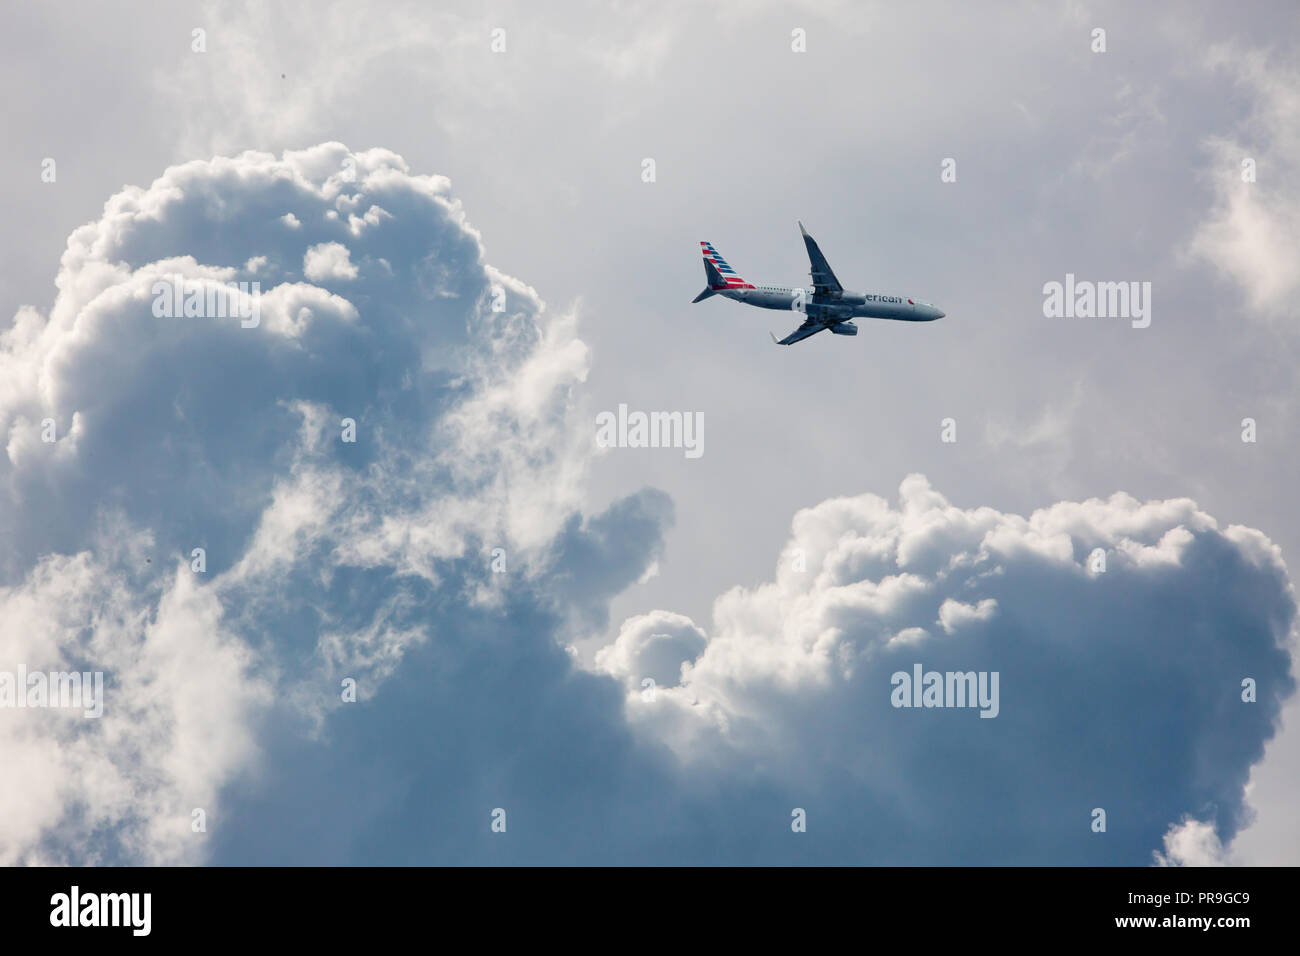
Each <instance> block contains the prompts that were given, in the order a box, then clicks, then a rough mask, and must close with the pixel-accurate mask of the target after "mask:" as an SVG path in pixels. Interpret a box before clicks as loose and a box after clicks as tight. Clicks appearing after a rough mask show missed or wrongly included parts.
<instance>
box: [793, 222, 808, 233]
mask: <svg viewBox="0 0 1300 956" xmlns="http://www.w3.org/2000/svg"><path fill="white" fill-rule="evenodd" d="M795 222H798V223H799V231H800V232H802V233H803V234H804V235H805V236H806V235H808V230H807V229H805V228H804V227H803V223H802V222H800V221H799V220H798V219H796V220H795Z"/></svg>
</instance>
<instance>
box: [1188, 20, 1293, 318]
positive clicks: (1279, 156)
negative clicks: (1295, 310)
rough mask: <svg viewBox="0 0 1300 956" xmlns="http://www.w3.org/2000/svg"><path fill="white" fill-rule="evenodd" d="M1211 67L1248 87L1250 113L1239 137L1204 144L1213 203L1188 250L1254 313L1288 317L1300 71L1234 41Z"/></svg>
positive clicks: (1214, 54)
mask: <svg viewBox="0 0 1300 956" xmlns="http://www.w3.org/2000/svg"><path fill="white" fill-rule="evenodd" d="M1205 62H1206V65H1207V66H1208V67H1209V68H1210V69H1214V70H1218V71H1224V72H1227V73H1228V74H1229V75H1230V76H1231V77H1232V79H1233V80H1234V81H1235V82H1236V84H1237V85H1238V86H1240V87H1244V88H1246V89H1247V90H1248V91H1249V92H1250V93H1251V104H1252V109H1251V112H1250V115H1249V116H1248V117H1247V118H1246V119H1245V120H1244V121H1243V122H1242V123H1241V125H1240V128H1239V130H1237V131H1236V133H1235V134H1234V135H1231V136H1222V135H1216V136H1212V137H1209V138H1208V139H1207V140H1206V141H1205V144H1204V147H1205V150H1206V152H1207V153H1208V155H1209V157H1210V160H1211V162H1212V169H1213V170H1214V172H1213V173H1212V174H1211V175H1210V176H1209V177H1208V178H1209V181H1210V183H1211V184H1212V188H1213V192H1214V204H1213V206H1212V208H1211V209H1210V211H1209V214H1208V215H1207V217H1206V218H1205V220H1204V221H1203V222H1202V223H1201V224H1200V225H1199V226H1198V228H1197V230H1196V233H1195V235H1194V236H1193V238H1192V240H1191V242H1190V244H1189V245H1188V251H1189V253H1190V254H1191V255H1192V256H1193V257H1194V258H1196V259H1199V260H1201V261H1202V262H1205V263H1208V264H1210V265H1211V266H1213V267H1214V268H1215V269H1216V270H1217V271H1218V272H1219V273H1221V274H1222V275H1224V276H1225V277H1227V278H1229V279H1231V280H1232V281H1234V282H1236V283H1237V284H1238V285H1239V286H1240V287H1241V288H1242V291H1243V292H1244V293H1245V295H1246V297H1247V299H1248V300H1249V302H1250V304H1251V305H1252V306H1253V307H1254V308H1256V309H1261V310H1265V311H1268V312H1275V313H1284V312H1285V311H1286V309H1287V307H1289V306H1290V305H1291V303H1292V302H1293V301H1294V299H1295V296H1296V292H1297V290H1298V289H1300V273H1297V270H1296V268H1295V263H1296V261H1297V260H1300V190H1298V189H1297V188H1296V186H1295V183H1296V176H1297V174H1298V173H1300V162H1297V160H1296V157H1297V155H1300V132H1297V131H1298V130H1300V70H1297V69H1296V67H1295V66H1294V64H1288V63H1286V62H1276V61H1271V60H1270V57H1269V56H1268V55H1267V54H1266V53H1264V52H1262V51H1259V50H1249V51H1243V50H1241V49H1239V48H1237V47H1236V46H1234V45H1233V44H1229V43H1220V44H1216V45H1215V46H1214V47H1212V48H1211V49H1210V51H1209V53H1208V56H1207V57H1206V61H1205ZM1247 161H1249V162H1250V163H1251V165H1252V167H1253V172H1254V176H1253V177H1252V178H1251V180H1250V181H1247V180H1246V178H1245V177H1246V173H1245V170H1244V169H1243V163H1244V162H1247Z"/></svg>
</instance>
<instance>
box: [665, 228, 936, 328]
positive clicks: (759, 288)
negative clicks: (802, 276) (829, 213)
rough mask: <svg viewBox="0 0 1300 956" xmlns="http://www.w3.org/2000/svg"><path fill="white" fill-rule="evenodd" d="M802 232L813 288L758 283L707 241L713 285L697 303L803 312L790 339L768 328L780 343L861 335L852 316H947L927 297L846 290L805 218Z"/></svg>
mask: <svg viewBox="0 0 1300 956" xmlns="http://www.w3.org/2000/svg"><path fill="white" fill-rule="evenodd" d="M799 231H800V232H801V233H803V242H804V245H805V246H807V247H808V261H809V262H810V263H811V264H812V273H811V274H812V282H813V284H812V287H811V288H807V287H796V288H787V287H785V286H774V285H753V284H752V283H749V282H746V281H745V280H744V279H742V278H741V277H740V276H739V274H737V272H736V270H734V269H733V268H731V266H729V265H727V260H726V259H724V258H722V256H720V255H718V250H716V249H714V248H713V243H711V242H701V243H700V252H701V253H702V254H703V256H704V274H705V276H707V277H708V280H709V285H708V288H706V289H705V290H704V291H703V292H701V293H700V294H699V295H697V296H696V297H695V298H694V299H692V300H691V302H692V304H693V303H696V302H702V301H703V300H704V299H707V298H709V296H713V295H721V296H724V297H726V298H728V299H732V300H734V301H736V302H743V303H744V304H745V305H756V306H758V307H759V308H760V309H785V310H786V311H791V310H793V311H797V312H801V313H803V314H804V315H805V316H806V318H805V319H804V322H803V325H801V326H799V328H797V329H795V330H794V331H793V332H791V333H790V334H789V335H787V336H786V337H785V338H783V339H779V340H778V339H777V337H776V336H775V335H772V333H771V332H769V333H768V335H772V341H773V342H776V344H777V345H794V343H796V342H802V341H803V340H804V339H806V338H808V336H810V335H816V334H817V333H818V332H820V331H822V330H823V329H830V330H831V332H832V334H834V335H857V334H858V327H857V326H856V325H855V324H854V323H852V322H850V321H849V320H850V319H856V318H863V319H898V320H900V321H903V322H933V321H934V320H935V319H942V318H943V317H944V314H945V313H944V312H943V310H942V309H940V308H939V307H938V306H936V305H934V303H932V302H924V301H922V300H921V299H915V298H909V297H907V296H903V295H880V294H878V293H872V292H848V291H846V290H845V289H844V286H842V285H840V280H839V279H837V278H835V273H834V272H832V271H831V267H830V264H829V263H827V261H826V257H825V256H824V255H822V251H821V249H820V248H818V246H817V242H816V241H815V240H814V239H813V237H812V236H810V235H808V230H807V229H805V228H804V227H803V223H802V222H801V223H799Z"/></svg>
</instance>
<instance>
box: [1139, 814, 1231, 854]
mask: <svg viewBox="0 0 1300 956" xmlns="http://www.w3.org/2000/svg"><path fill="white" fill-rule="evenodd" d="M1164 843H1165V852H1164V853H1161V852H1160V851H1159V850H1157V851H1156V852H1155V854H1154V857H1155V861H1156V865H1157V866H1227V865H1228V864H1229V863H1230V862H1231V861H1230V857H1229V854H1228V852H1227V850H1226V849H1225V848H1224V846H1223V844H1222V843H1221V842H1220V841H1219V835H1218V834H1217V833H1215V832H1214V826H1213V825H1212V824H1210V823H1205V822H1202V821H1200V820H1194V819H1192V818H1191V817H1187V818H1185V819H1184V820H1183V821H1182V822H1181V823H1179V824H1176V825H1174V826H1171V827H1170V828H1169V832H1168V833H1166V834H1165V841H1164Z"/></svg>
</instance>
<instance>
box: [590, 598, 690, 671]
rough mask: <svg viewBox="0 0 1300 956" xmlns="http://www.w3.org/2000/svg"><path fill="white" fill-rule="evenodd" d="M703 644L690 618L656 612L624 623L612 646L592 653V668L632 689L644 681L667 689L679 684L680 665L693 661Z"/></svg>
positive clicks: (665, 612)
mask: <svg viewBox="0 0 1300 956" xmlns="http://www.w3.org/2000/svg"><path fill="white" fill-rule="evenodd" d="M707 643H708V639H707V638H706V637H705V636H704V632H703V631H701V630H700V629H699V628H698V627H696V626H695V625H694V624H693V623H692V622H691V619H690V618H688V617H683V616H682V615H681V614H672V613H669V612H667V611H656V612H655V613H653V614H642V615H639V616H637V617H633V618H629V619H628V620H626V621H624V622H623V626H622V628H620V630H619V632H618V637H617V638H616V639H615V640H614V643H612V644H610V645H608V646H606V647H602V648H601V649H600V650H599V651H598V652H597V653H596V666H597V667H598V668H599V669H601V670H604V671H608V672H609V673H610V674H613V675H614V676H616V677H619V678H622V679H624V680H627V681H629V682H630V683H631V684H632V685H633V686H636V687H640V686H641V682H642V681H643V680H645V679H646V678H649V679H650V680H653V681H654V682H655V684H656V685H658V686H660V687H671V686H673V685H675V684H678V683H680V682H681V676H682V665H684V664H690V663H691V662H692V661H694V660H695V658H696V657H698V656H699V654H700V652H701V651H702V650H704V646H705V644H707Z"/></svg>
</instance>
